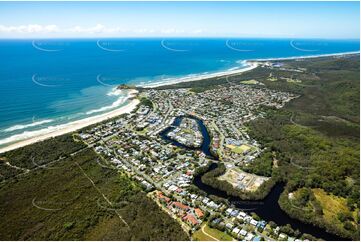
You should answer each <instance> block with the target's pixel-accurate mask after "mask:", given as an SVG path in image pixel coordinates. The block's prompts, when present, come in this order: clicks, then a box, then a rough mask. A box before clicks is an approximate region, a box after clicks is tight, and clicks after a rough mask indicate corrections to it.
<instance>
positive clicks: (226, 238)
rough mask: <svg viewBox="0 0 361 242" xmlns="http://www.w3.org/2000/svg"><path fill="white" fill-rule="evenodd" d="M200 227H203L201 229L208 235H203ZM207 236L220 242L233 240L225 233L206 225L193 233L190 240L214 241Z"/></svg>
mask: <svg viewBox="0 0 361 242" xmlns="http://www.w3.org/2000/svg"><path fill="white" fill-rule="evenodd" d="M202 227H204V228H203V229H204V232H206V233H207V234H208V235H207V234H205V233H203V231H202ZM209 235H210V236H212V237H213V238H216V239H217V240H220V241H232V240H233V238H232V237H231V236H230V235H228V234H226V233H225V232H222V231H220V230H218V229H215V228H211V227H209V226H208V224H202V225H201V228H200V229H199V230H197V231H196V232H194V233H193V235H192V239H193V240H195V241H214V240H215V239H213V238H212V237H210V236H209Z"/></svg>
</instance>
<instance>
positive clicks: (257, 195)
mask: <svg viewBox="0 0 361 242" xmlns="http://www.w3.org/2000/svg"><path fill="white" fill-rule="evenodd" d="M225 172H226V167H225V165H224V164H223V163H219V164H218V167H217V168H216V169H214V170H212V171H210V172H208V173H206V174H205V175H203V176H202V182H203V183H205V184H207V185H209V186H212V187H214V188H217V189H219V190H221V191H224V192H226V193H227V195H229V196H234V197H239V198H241V199H242V200H260V199H263V198H265V197H266V196H267V195H268V193H269V192H270V191H271V189H272V187H273V186H274V185H275V184H276V179H275V178H271V179H269V180H267V181H265V182H264V183H263V184H262V185H261V186H260V187H259V188H258V189H257V190H256V191H254V192H247V191H243V190H241V189H238V188H235V187H234V186H233V185H232V184H230V183H229V182H227V181H221V180H219V179H218V177H219V176H221V175H223V174H224V173H225Z"/></svg>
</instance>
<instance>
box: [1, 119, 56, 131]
mask: <svg viewBox="0 0 361 242" xmlns="http://www.w3.org/2000/svg"><path fill="white" fill-rule="evenodd" d="M53 121H54V120H53V119H45V120H41V121H37V122H33V123H31V124H17V125H14V126H11V127H9V128H7V129H4V130H3V132H12V131H15V130H21V129H26V128H30V127H35V126H39V125H42V124H46V123H51V122H53Z"/></svg>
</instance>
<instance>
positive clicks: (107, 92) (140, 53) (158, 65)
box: [0, 38, 360, 147]
mask: <svg viewBox="0 0 361 242" xmlns="http://www.w3.org/2000/svg"><path fill="white" fill-rule="evenodd" d="M359 46H360V42H359V40H310V39H309V40H301V39H297V40H292V39H176V38H172V39H156V38H148V39H131V38H127V39H52V40H44V39H43V40H0V59H1V65H0V97H1V98H0V147H2V146H6V145H8V144H10V143H13V142H16V141H19V140H22V139H24V138H28V137H34V136H36V135H39V134H41V133H44V132H48V130H49V129H51V128H54V127H57V126H58V125H64V124H66V123H68V122H71V121H75V120H79V119H83V118H86V117H90V116H93V115H98V114H102V113H105V112H109V111H111V110H114V109H116V108H119V107H121V106H123V105H126V104H127V102H128V101H127V96H128V93H127V92H126V91H117V90H115V87H116V85H119V84H133V85H140V86H146V85H152V84H155V83H167V82H174V81H175V80H177V79H181V80H182V79H184V78H185V77H186V78H188V79H189V78H193V77H197V76H200V75H202V76H206V75H208V74H212V73H217V72H224V71H231V70H235V69H241V68H244V67H245V62H244V61H245V60H250V59H266V58H284V57H300V56H313V55H325V54H334V53H345V52H358V51H359ZM49 127H50V128H49Z"/></svg>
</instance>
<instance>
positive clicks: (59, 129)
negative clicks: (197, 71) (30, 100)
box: [0, 51, 360, 154]
mask: <svg viewBox="0 0 361 242" xmlns="http://www.w3.org/2000/svg"><path fill="white" fill-rule="evenodd" d="M356 54H360V51H354V52H343V53H334V54H321V55H308V56H295V57H283V58H282V57H281V58H268V59H252V60H243V62H244V63H245V64H246V65H248V66H246V67H244V68H241V69H236V70H226V71H221V72H216V73H212V74H204V75H199V76H197V77H183V78H177V79H174V80H173V81H168V82H163V83H155V84H149V85H137V86H136V87H141V88H150V89H152V88H157V87H161V86H171V85H175V84H179V83H187V82H193V81H201V80H204V79H209V78H219V77H226V76H230V75H236V74H241V73H243V72H246V71H251V70H253V69H255V68H257V67H258V66H259V65H260V64H261V63H262V62H264V61H277V60H295V59H296V60H297V59H310V58H322V57H332V56H345V55H356ZM137 93H138V91H137V90H135V89H131V90H129V94H128V100H129V99H131V98H132V97H135V96H136V94H137ZM138 104H139V100H137V99H132V100H130V102H129V103H128V104H127V105H125V106H123V107H120V108H118V109H115V110H112V111H110V112H107V113H103V114H99V115H95V116H92V117H87V118H84V119H80V120H76V121H72V122H70V123H65V124H60V125H56V126H49V127H47V128H46V129H49V132H46V133H43V132H44V129H40V130H35V131H29V133H31V132H34V133H33V135H32V136H31V137H28V138H24V139H21V140H19V141H14V142H13V143H11V141H9V142H7V143H8V145H6V144H7V143H5V144H4V147H1V148H0V154H1V153H4V152H7V151H10V150H14V149H17V148H20V147H23V146H26V145H30V144H33V143H36V142H39V141H43V140H46V139H49V138H52V137H56V136H60V135H63V134H66V133H70V132H74V131H76V130H79V129H81V128H84V127H86V126H89V125H92V124H96V123H99V122H102V121H105V120H107V119H110V118H113V117H116V116H119V115H121V114H124V113H130V112H131V111H132V110H134V109H135V108H136V106H137V105H138ZM25 132H26V131H25ZM36 132H38V133H39V134H37V133H36ZM23 134H24V133H22V134H18V135H19V136H20V135H23ZM15 136H16V135H15Z"/></svg>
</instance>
